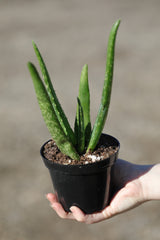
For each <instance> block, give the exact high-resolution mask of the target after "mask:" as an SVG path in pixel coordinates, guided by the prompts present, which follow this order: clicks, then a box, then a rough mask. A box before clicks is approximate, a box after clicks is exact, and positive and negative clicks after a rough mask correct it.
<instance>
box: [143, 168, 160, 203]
mask: <svg viewBox="0 0 160 240" xmlns="http://www.w3.org/2000/svg"><path fill="white" fill-rule="evenodd" d="M139 180H140V182H141V186H142V191H143V197H144V200H145V201H150V200H160V164H156V165H148V166H146V172H145V174H143V175H142V176H141V177H140V178H139Z"/></svg>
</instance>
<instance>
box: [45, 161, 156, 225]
mask: <svg viewBox="0 0 160 240" xmlns="http://www.w3.org/2000/svg"><path fill="white" fill-rule="evenodd" d="M155 166H156V167H155ZM155 166H151V165H135V164H132V163H129V162H126V161H124V160H120V159H118V160H117V162H116V164H115V167H114V171H113V173H112V179H113V184H114V186H115V189H116V193H115V195H114V197H113V199H112V200H111V202H110V205H109V206H107V207H106V208H105V209H103V210H102V211H101V212H97V213H93V214H85V213H83V212H82V211H81V209H79V208H78V207H76V206H72V207H71V208H70V210H71V212H69V213H67V212H65V211H64V209H63V207H62V205H61V204H60V203H59V202H58V200H57V197H56V195H55V194H52V193H49V194H47V196H46V197H47V199H48V200H49V201H50V204H51V207H52V208H53V209H54V210H55V211H56V213H57V214H58V215H59V216H60V217H61V218H63V219H75V220H77V221H79V222H85V223H87V224H91V223H96V222H100V221H102V220H105V219H109V218H111V217H113V216H115V215H117V214H120V213H123V212H125V211H127V210H129V209H132V208H134V207H136V206H138V205H140V204H141V203H143V202H145V201H148V200H151V199H160V192H157V191H155V192H153V194H152V188H153V187H152V186H151V185H152V184H149V183H150V182H152V183H153V184H154V183H157V177H159V176H160V164H158V165H155ZM157 166H158V167H157ZM152 168H153V169H152ZM157 168H158V170H157ZM156 173H157V174H156ZM158 189H160V188H158ZM158 191H159V190H158Z"/></svg>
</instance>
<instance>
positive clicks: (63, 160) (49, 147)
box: [43, 140, 118, 165]
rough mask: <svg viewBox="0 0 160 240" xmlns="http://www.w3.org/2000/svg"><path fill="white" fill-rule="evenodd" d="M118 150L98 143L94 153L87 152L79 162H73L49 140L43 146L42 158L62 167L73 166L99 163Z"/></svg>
mask: <svg viewBox="0 0 160 240" xmlns="http://www.w3.org/2000/svg"><path fill="white" fill-rule="evenodd" d="M117 150H118V148H117V147H115V146H108V145H107V143H102V142H100V143H99V144H98V145H97V148H96V149H95V151H94V152H92V153H91V152H88V153H85V154H83V155H81V156H80V160H79V161H77V160H73V159H71V158H70V157H68V156H66V155H65V154H63V153H62V152H60V150H59V148H58V147H57V145H56V143H55V142H54V140H50V141H49V142H48V143H47V144H46V145H45V146H44V151H43V153H44V156H45V158H47V159H48V160H50V161H53V162H55V163H59V164H64V165H75V164H89V163H94V162H96V161H101V160H104V159H106V158H108V157H109V156H111V155H112V154H114V153H115V152H116V151H117Z"/></svg>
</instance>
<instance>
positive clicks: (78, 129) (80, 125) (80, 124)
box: [75, 98, 85, 154]
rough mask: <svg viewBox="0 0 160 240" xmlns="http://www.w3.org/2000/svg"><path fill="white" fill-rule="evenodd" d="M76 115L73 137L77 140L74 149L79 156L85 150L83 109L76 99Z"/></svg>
mask: <svg viewBox="0 0 160 240" xmlns="http://www.w3.org/2000/svg"><path fill="white" fill-rule="evenodd" d="M77 102H78V106H77V114H76V120H75V135H76V139H77V145H76V149H77V151H78V152H79V154H82V153H83V152H84V150H85V130H84V115H83V108H82V105H81V102H80V99H79V98H77Z"/></svg>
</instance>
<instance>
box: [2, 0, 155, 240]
mask: <svg viewBox="0 0 160 240" xmlns="http://www.w3.org/2000/svg"><path fill="white" fill-rule="evenodd" d="M159 12H160V1H158V0H145V1H144V0H134V1H132V0H131V1H130V0H112V1H110V0H81V1H78V0H77V1H76V0H66V1H65V0H53V1H51V0H45V1H44V0H43V1H42V0H32V1H31V0H28V1H26V0H21V1H20V0H13V1H11V0H10V1H9V0H1V1H0V136H1V140H0V239H2V240H28V239H34V240H42V239H43V240H44V239H45V240H51V239H54V240H59V239H66V240H72V239H74V240H75V239H76V238H77V239H84V240H90V239H92V240H97V239H99V240H103V239H108V240H113V239H114V240H125V239H127V240H128V239H129V240H137V239H145V240H151V239H152V240H158V239H159V234H160V230H159V226H160V211H159V206H160V205H159V202H149V203H146V204H144V205H142V206H140V207H138V208H136V209H134V210H132V211H130V212H127V213H125V214H123V215H119V216H116V217H114V218H112V219H110V220H108V221H104V222H101V223H98V224H96V225H85V224H81V223H77V222H74V221H66V220H62V219H60V218H59V217H57V216H56V214H55V213H54V212H53V210H52V209H51V208H50V207H49V204H48V201H47V200H46V199H45V194H46V193H48V192H51V191H52V184H51V180H50V177H49V173H48V170H47V169H46V168H45V167H44V165H43V163H42V160H41V158H40V155H39V148H40V146H41V145H42V144H43V142H44V141H46V140H48V139H49V138H50V135H49V133H48V130H47V128H46V126H45V124H44V122H43V119H42V117H41V113H40V110H39V107H38V104H37V101H36V97H35V93H34V89H33V85H32V81H31V78H30V75H29V73H28V69H27V66H26V63H27V61H29V60H31V61H33V62H34V63H36V65H37V66H38V64H37V60H36V58H35V55H34V52H33V48H32V40H34V41H35V42H36V43H37V44H38V46H39V48H40V50H41V52H42V54H43V56H44V59H45V61H46V64H47V66H48V70H49V72H50V75H51V76H52V80H53V81H54V86H55V89H56V91H57V95H58V96H59V99H60V102H61V104H62V105H63V107H64V110H65V112H66V114H67V116H68V118H69V120H70V122H71V124H72V125H73V122H74V116H75V111H76V97H77V93H78V86H79V79H80V73H81V69H82V66H83V65H84V64H85V63H88V65H89V81H90V91H91V115H92V122H94V120H95V117H96V114H97V110H98V107H99V103H100V97H101V91H102V86H103V80H104V72H105V58H106V47H107V40H108V35H109V31H110V29H111V26H112V24H113V23H114V22H115V21H116V20H117V19H119V18H120V19H121V20H122V22H121V25H120V28H119V32H118V37H117V42H116V60H115V71H114V84H113V93H112V100H111V107H110V111H109V116H108V120H107V123H106V125H105V130H104V132H106V133H109V134H112V135H114V136H115V137H117V138H118V139H119V140H120V142H121V151H120V157H121V158H123V159H126V160H128V161H131V162H133V163H139V164H152V163H158V162H159V154H160V127H159V126H160V123H159V122H160V111H159V102H160V14H159Z"/></svg>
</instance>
